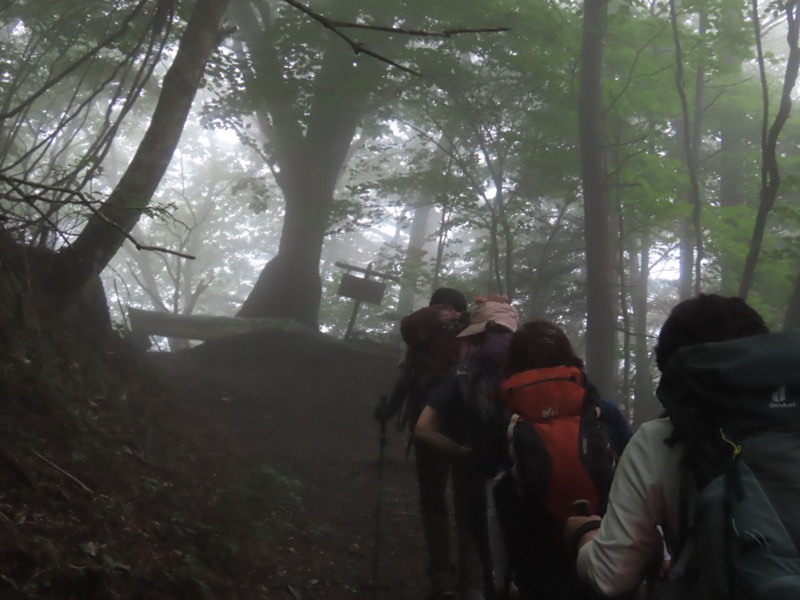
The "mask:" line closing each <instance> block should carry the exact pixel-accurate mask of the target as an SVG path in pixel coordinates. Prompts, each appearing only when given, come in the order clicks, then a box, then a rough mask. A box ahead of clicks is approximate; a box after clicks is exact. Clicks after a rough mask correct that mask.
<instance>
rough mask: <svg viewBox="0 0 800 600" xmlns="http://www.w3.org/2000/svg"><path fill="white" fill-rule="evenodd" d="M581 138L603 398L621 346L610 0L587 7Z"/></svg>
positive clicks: (590, 340) (595, 364) (593, 363)
mask: <svg viewBox="0 0 800 600" xmlns="http://www.w3.org/2000/svg"><path fill="white" fill-rule="evenodd" d="M583 9H584V13H583V47H582V51H581V76H580V77H581V89H580V100H579V113H580V114H579V137H580V146H581V170H582V175H583V204H584V218H585V225H584V239H585V241H586V299H587V310H586V321H587V326H586V366H587V371H588V373H589V377H590V378H591V379H592V381H594V382H595V384H596V385H597V387H598V388H599V390H600V392H601V393H604V394H608V393H611V392H612V391H613V387H614V386H613V382H614V373H615V357H616V354H617V352H616V341H615V336H614V312H613V302H612V294H611V285H610V270H611V269H610V266H611V252H610V241H609V237H610V234H609V206H608V184H607V181H606V164H605V151H606V148H605V144H604V125H603V83H602V77H603V46H604V38H605V32H606V27H607V19H608V4H607V2H606V0H585V1H584V3H583Z"/></svg>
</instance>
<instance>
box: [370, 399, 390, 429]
mask: <svg viewBox="0 0 800 600" xmlns="http://www.w3.org/2000/svg"><path fill="white" fill-rule="evenodd" d="M391 408H392V407H391V406H390V404H389V398H387V397H386V396H381V398H380V400H378V404H376V405H375V410H374V411H372V416H373V417H375V419H377V420H378V421H380V422H381V423H383V422H385V421H388V420H390V419H391V418H392V417H393V416H394V415H393V414H392V410H391Z"/></svg>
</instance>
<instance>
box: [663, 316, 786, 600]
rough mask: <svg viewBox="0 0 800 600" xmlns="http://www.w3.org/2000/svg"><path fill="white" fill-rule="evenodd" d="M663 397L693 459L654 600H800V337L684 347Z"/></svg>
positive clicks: (677, 438) (686, 465)
mask: <svg viewBox="0 0 800 600" xmlns="http://www.w3.org/2000/svg"><path fill="white" fill-rule="evenodd" d="M658 394H659V399H660V400H661V402H662V404H663V405H664V407H665V408H666V410H667V414H668V415H669V417H670V419H671V421H672V423H673V425H674V427H675V435H674V436H673V438H672V439H671V440H669V441H668V443H681V444H683V445H684V447H685V451H684V459H683V464H682V475H681V485H680V489H681V501H680V507H679V512H680V520H681V525H680V531H679V532H678V537H679V539H678V544H677V546H678V551H677V553H676V555H675V556H673V564H672V571H671V574H670V581H669V582H667V583H666V584H665V585H664V586H663V587H662V588H661V589H660V590H658V592H657V593H656V594H655V596H656V597H657V598H664V599H667V598H675V599H676V600H678V599H680V600H695V599H697V600H701V599H702V600H718V599H719V600H722V599H725V600H729V599H747V600H798V599H800V553H799V552H798V547H800V332H793V333H782V334H771V335H763V336H755V337H750V338H743V339H739V340H734V341H730V342H723V343H718V344H702V345H698V346H691V347H688V348H683V349H681V350H679V351H678V352H677V353H676V355H675V356H674V357H673V358H672V359H671V360H670V362H669V364H668V365H667V367H666V369H665V370H664V373H663V375H662V380H661V384H660V385H659V390H658Z"/></svg>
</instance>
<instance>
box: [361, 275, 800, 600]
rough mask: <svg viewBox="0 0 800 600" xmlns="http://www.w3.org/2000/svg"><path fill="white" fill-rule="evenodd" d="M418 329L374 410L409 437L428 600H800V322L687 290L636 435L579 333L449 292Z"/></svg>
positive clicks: (409, 323) (668, 326) (661, 339)
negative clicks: (654, 403)
mask: <svg viewBox="0 0 800 600" xmlns="http://www.w3.org/2000/svg"><path fill="white" fill-rule="evenodd" d="M401 334H402V337H403V340H404V341H405V344H406V351H405V357H404V360H403V361H402V362H401V366H400V370H401V373H400V376H399V377H398V380H397V382H396V384H395V386H394V389H393V392H392V395H391V396H390V397H389V398H388V399H384V400H382V401H381V403H379V405H378V406H377V407H376V409H375V417H376V418H377V419H379V420H380V421H382V422H384V423H385V422H387V421H389V420H392V419H395V418H397V420H398V423H399V426H400V427H403V428H406V427H407V428H408V430H409V432H410V434H411V437H410V444H411V445H413V450H414V458H415V462H416V472H417V481H418V488H419V507H420V516H421V523H422V532H423V537H424V541H425V546H426V549H427V570H426V573H427V576H428V580H429V585H430V593H429V595H428V599H429V600H493V599H497V600H501V599H507V598H519V599H522V600H528V599H533V598H535V599H536V600H584V599H585V600H590V599H594V598H602V597H614V598H620V597H621V598H642V597H646V598H658V599H659V600H662V599H663V600H669V599H673V598H674V599H680V600H693V599H695V598H697V599H701V598H702V599H706V598H708V599H718V598H719V599H722V598H748V599H756V598H758V599H761V598H767V597H769V598H770V600H788V599H789V598H800V553H798V551H797V548H798V547H800V546H798V544H800V518H798V517H800V502H798V500H800V405H798V394H799V393H800V332H783V333H775V334H770V333H769V330H768V328H767V325H766V324H765V322H764V319H763V318H762V317H761V316H760V315H759V314H758V312H756V311H755V310H754V309H753V308H752V307H750V306H749V305H747V304H746V303H745V302H744V301H743V300H741V299H740V298H735V297H724V296H720V295H716V294H700V295H698V296H696V297H694V298H691V299H689V300H685V301H683V302H680V303H679V304H677V305H676V306H675V307H674V308H673V310H672V311H671V313H670V315H669V316H668V318H667V319H666V321H665V322H664V325H663V327H662V329H661V331H660V333H659V336H658V341H657V344H656V347H655V357H656V363H657V366H658V368H659V370H660V372H661V378H660V381H659V383H658V387H657V390H656V394H657V397H658V399H659V401H660V402H661V404H662V406H663V408H664V411H665V412H664V414H663V416H662V418H659V419H656V420H653V421H650V422H646V423H644V424H642V425H641V426H640V427H639V429H638V430H637V431H636V433H635V434H634V433H632V431H631V427H630V425H629V424H628V420H627V419H626V418H625V416H624V415H623V414H622V413H621V411H620V410H619V409H618V407H617V405H616V404H615V403H614V402H612V401H610V400H609V399H608V398H606V397H604V396H603V395H602V393H601V391H598V390H597V389H596V388H595V387H594V386H593V385H592V383H591V382H590V381H589V380H588V379H587V377H586V373H585V371H584V363H583V360H582V359H581V358H580V357H579V356H578V355H577V354H576V352H575V350H574V348H573V346H572V344H571V343H570V340H569V339H568V337H567V335H566V334H565V332H564V331H563V330H562V329H561V328H560V327H558V326H557V325H556V324H555V323H554V322H551V321H548V320H532V321H528V322H525V323H519V322H518V316H517V312H516V310H515V308H514V307H513V306H512V305H511V304H510V303H509V302H508V301H507V299H506V298H504V297H502V296H497V295H494V296H490V297H489V298H476V299H475V305H474V306H473V307H469V306H468V302H467V300H466V298H465V296H464V295H463V294H462V293H461V292H459V291H458V290H456V289H453V288H439V289H437V290H436V291H435V292H434V294H433V295H432V297H431V301H430V305H429V306H426V307H424V308H422V309H420V310H418V311H416V312H414V313H412V314H411V315H408V316H407V317H405V318H404V319H403V320H402V322H401ZM448 488H451V490H452V506H453V512H454V516H455V527H454V530H455V534H456V535H455V537H456V539H455V550H456V551H455V553H452V552H451V539H450V538H451V530H452V529H453V528H452V526H451V523H450V520H449V509H448V506H449V504H450V502H448V496H447V490H448ZM453 554H454V555H455V561H454V560H453V559H454V556H453Z"/></svg>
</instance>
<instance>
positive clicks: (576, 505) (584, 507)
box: [572, 500, 589, 517]
mask: <svg viewBox="0 0 800 600" xmlns="http://www.w3.org/2000/svg"><path fill="white" fill-rule="evenodd" d="M572 514H573V515H575V516H576V517H588V516H589V501H588V500H575V502H573V503H572Z"/></svg>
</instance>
